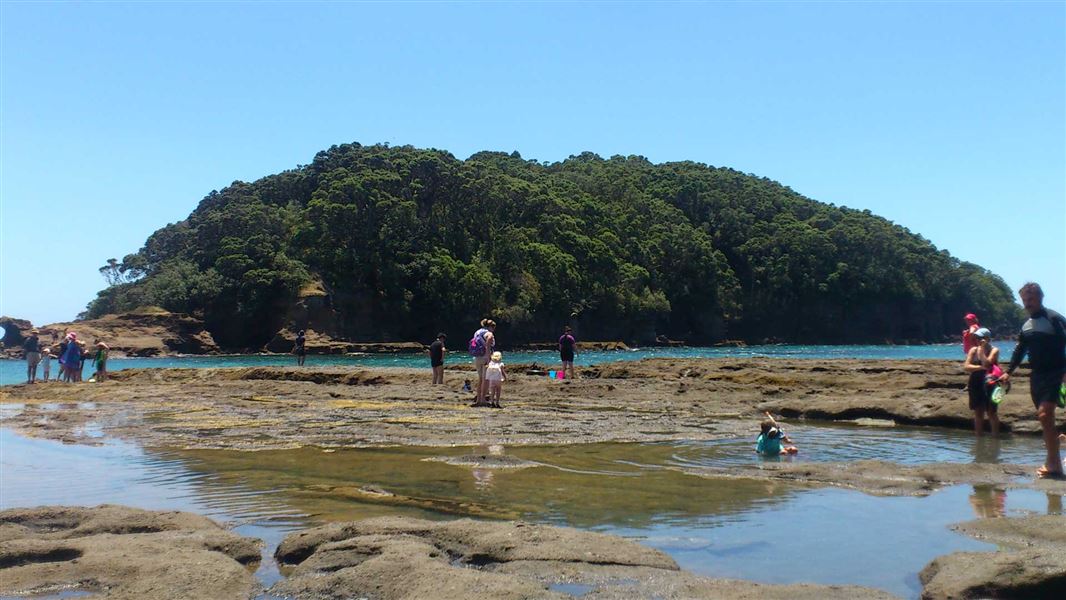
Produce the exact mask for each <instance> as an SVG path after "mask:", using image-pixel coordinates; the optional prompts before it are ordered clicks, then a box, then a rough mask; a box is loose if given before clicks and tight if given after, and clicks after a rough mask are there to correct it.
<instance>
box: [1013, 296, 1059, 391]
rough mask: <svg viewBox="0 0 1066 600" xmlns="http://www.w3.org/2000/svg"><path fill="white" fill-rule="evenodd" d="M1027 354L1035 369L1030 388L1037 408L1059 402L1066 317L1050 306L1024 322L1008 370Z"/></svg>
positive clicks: (1030, 364) (1030, 378) (1030, 377)
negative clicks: (1050, 308) (1047, 403)
mask: <svg viewBox="0 0 1066 600" xmlns="http://www.w3.org/2000/svg"><path fill="white" fill-rule="evenodd" d="M1026 353H1028V354H1029V367H1030V369H1032V374H1031V375H1030V376H1029V390H1030V393H1031V394H1032V397H1033V404H1034V405H1035V406H1036V407H1037V408H1040V405H1041V404H1042V403H1044V402H1050V403H1052V404H1056V403H1057V402H1058V397H1059V386H1061V385H1062V375H1063V373H1066V319H1064V318H1063V316H1062V315H1060V314H1059V313H1057V312H1055V311H1053V310H1048V309H1046V308H1042V309H1040V311H1038V312H1037V313H1035V314H1033V315H1031V316H1030V317H1029V320H1027V321H1026V322H1025V324H1024V325H1022V332H1021V333H1020V334H1019V335H1018V345H1017V346H1015V348H1014V354H1013V355H1011V358H1010V366H1009V367H1007V373H1014V370H1015V369H1017V368H1018V365H1020V364H1021V363H1022V359H1023V358H1025V355H1026Z"/></svg>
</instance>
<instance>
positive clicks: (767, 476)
mask: <svg viewBox="0 0 1066 600" xmlns="http://www.w3.org/2000/svg"><path fill="white" fill-rule="evenodd" d="M684 472H686V473H690V474H693V475H699V476H703V477H718V478H742V479H764V480H771V481H780V482H789V483H796V484H800V485H815V486H833V487H843V488H850V489H855V490H859V491H862V492H865V493H868V494H874V495H878V496H924V495H928V494H930V493H932V492H935V491H936V490H939V489H941V488H943V487H946V486H949V485H954V484H959V483H967V484H972V485H996V486H999V487H1004V488H1009V487H1026V488H1034V489H1039V490H1044V491H1050V492H1056V493H1060V494H1061V493H1066V480H1054V479H1041V480H1035V479H1034V472H1033V468H1032V467H1031V466H1025V465H1004V464H980V463H973V464H960V463H929V464H923V465H900V464H897V463H893V462H886V461H880V460H860V461H854V462H847V463H784V462H783V463H760V464H759V465H757V466H746V467H732V468H721V469H714V468H695V469H684Z"/></svg>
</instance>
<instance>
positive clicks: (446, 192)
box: [82, 143, 1019, 349]
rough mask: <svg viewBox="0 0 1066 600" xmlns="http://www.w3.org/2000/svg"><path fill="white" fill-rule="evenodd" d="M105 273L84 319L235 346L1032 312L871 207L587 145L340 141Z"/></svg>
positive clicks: (841, 328) (153, 239)
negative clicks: (525, 153) (296, 334)
mask: <svg viewBox="0 0 1066 600" xmlns="http://www.w3.org/2000/svg"><path fill="white" fill-rule="evenodd" d="M101 272H102V273H103V274H104V275H105V277H106V278H107V280H108V283H109V286H108V287H107V288H106V289H104V290H102V291H101V292H99V294H98V297H97V298H96V299H94V300H93V301H92V302H90V303H89V305H88V307H87V309H86V312H85V313H83V315H82V317H84V318H97V317H101V316H103V315H108V314H114V313H124V312H129V311H133V310H135V309H138V308H144V307H162V308H163V309H166V310H168V311H172V312H176V313H186V314H190V315H195V316H197V317H200V318H202V319H203V322H204V324H205V327H206V329H207V331H208V332H210V334H211V335H212V336H213V337H214V340H215V341H216V342H217V343H218V345H219V346H220V347H222V348H229V349H252V348H261V347H263V346H264V345H265V344H267V343H268V342H270V341H271V340H272V339H276V337H275V336H276V335H277V333H278V332H279V331H282V330H289V331H291V330H294V329H296V328H309V329H312V330H314V331H316V332H318V333H319V334H320V335H323V336H329V337H332V338H335V339H344V340H359V341H381V342H388V341H405V340H428V339H430V338H432V337H433V336H435V335H436V333H437V331H444V332H446V333H448V334H449V335H450V336H451V339H452V340H453V343H452V344H451V345H452V346H453V347H459V346H461V345H462V344H463V341H465V340H466V339H467V338H469V336H470V333H471V332H472V331H473V329H474V328H475V327H476V324H477V322H478V321H479V320H480V319H481V318H483V317H486V316H489V317H492V318H494V319H495V320H496V321H497V322H499V324H500V329H499V330H498V332H497V335H498V336H499V337H500V339H502V340H504V341H505V342H506V343H509V344H520V343H526V342H533V341H541V340H545V339H554V337H555V336H557V335H558V332H559V330H560V329H561V327H562V326H563V325H564V324H569V325H571V326H573V327H574V328H575V330H576V331H577V333H578V335H579V336H580V337H581V338H583V339H604V340H623V341H627V342H635V343H640V344H645V343H650V342H653V341H655V340H656V339H657V338H658V339H662V338H663V337H666V338H669V339H673V340H684V341H686V342H687V343H689V344H709V343H715V342H719V341H722V340H726V339H729V340H745V341H751V342H764V341H778V342H796V343H859V342H870V343H885V342H889V343H891V342H905V341H907V342H914V341H940V340H943V339H945V338H946V337H947V336H955V335H957V334H958V332H959V330H961V328H962V323H961V316H962V315H963V314H965V313H967V312H977V313H978V314H980V315H981V317H982V322H983V323H985V324H987V325H990V326H992V327H996V326H997V325H1006V324H1008V323H1009V324H1010V326H1011V327H1014V326H1015V325H1016V323H1017V321H1018V320H1019V319H1018V315H1019V312H1018V311H1019V309H1018V307H1017V306H1016V305H1015V304H1014V302H1013V296H1012V293H1011V290H1010V289H1009V288H1008V287H1007V286H1006V285H1005V284H1004V282H1003V280H1002V279H1000V278H999V277H998V276H996V275H994V274H992V273H990V272H989V271H987V270H985V269H983V268H981V267H980V266H977V265H974V264H970V263H966V262H962V261H959V260H958V259H956V258H954V257H952V256H951V255H950V254H949V253H948V252H947V251H945V250H939V249H937V248H936V247H935V246H933V244H931V243H930V242H929V241H928V240H925V239H924V238H922V237H921V236H919V235H916V234H914V233H911V232H910V231H908V230H907V229H905V228H903V227H900V226H898V225H895V224H893V223H891V222H889V221H888V220H886V219H883V218H881V217H878V216H876V215H873V214H871V213H870V212H869V211H859V210H854V209H849V208H846V207H839V206H833V205H829V204H825V203H821V202H817V201H815V200H812V199H809V198H806V197H804V196H802V195H800V194H798V193H796V192H794V191H792V190H791V189H789V188H788V187H785V186H783V185H781V184H779V183H777V182H774V181H771V180H769V179H766V178H761V177H756V176H753V175H750V174H745V173H741V172H738V171H736V170H733V169H729V168H722V167H712V166H708V165H705V164H700V163H695V162H672V163H662V164H653V163H652V162H650V161H648V160H647V159H645V158H643V157H640V156H614V157H611V158H608V159H604V158H601V157H599V156H597V155H595V154H591V153H583V154H580V155H577V156H572V157H570V158H568V159H567V160H564V161H562V162H556V163H545V162H538V161H536V160H526V159H523V158H522V157H521V156H519V155H518V153H511V154H507V153H501V152H480V153H477V154H474V155H473V156H471V157H470V158H468V159H466V160H459V159H457V158H456V157H454V156H453V155H451V154H450V153H448V152H446V151H442V150H435V149H418V148H413V147H410V146H403V147H390V146H388V145H374V146H362V145H360V144H356V143H353V144H344V145H340V146H334V147H332V148H330V149H329V150H326V151H323V152H319V153H318V154H317V155H316V156H315V157H314V160H313V161H312V162H311V163H310V164H308V165H303V166H299V167H297V168H295V169H292V170H289V171H285V172H282V173H278V174H276V175H270V176H267V177H264V178H262V179H260V180H258V181H255V182H252V183H245V182H240V181H237V182H234V183H233V184H231V185H230V186H229V187H226V188H225V189H223V190H220V191H213V192H211V193H210V194H208V195H207V196H206V197H205V198H204V199H203V200H202V201H201V202H200V204H199V206H198V207H197V208H196V209H195V210H194V211H193V212H192V214H190V215H189V217H188V218H186V219H185V220H183V221H181V222H178V223H174V224H170V225H167V226H166V227H163V228H162V229H159V230H158V231H156V232H155V233H153V234H152V235H151V236H150V237H149V238H148V240H147V241H146V242H145V245H144V247H143V248H141V249H140V250H139V251H138V252H136V253H134V254H130V255H127V256H126V257H124V258H123V259H122V260H121V261H118V260H114V259H112V260H111V261H109V262H108V264H107V265H105V266H104V267H103V268H101ZM457 341H458V343H456V342H457Z"/></svg>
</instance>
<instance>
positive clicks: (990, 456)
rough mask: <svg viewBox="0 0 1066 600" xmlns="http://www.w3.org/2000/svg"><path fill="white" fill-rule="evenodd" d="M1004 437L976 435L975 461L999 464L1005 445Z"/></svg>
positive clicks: (974, 444) (974, 443)
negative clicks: (1001, 451)
mask: <svg viewBox="0 0 1066 600" xmlns="http://www.w3.org/2000/svg"><path fill="white" fill-rule="evenodd" d="M1001 440H1002V438H999V437H992V436H990V435H982V436H981V437H976V436H975V437H974V441H973V459H974V460H973V461H974V462H976V463H989V464H999V462H1000V460H999V454H1000V450H1001V449H1002V447H1003V442H1002V441H1001Z"/></svg>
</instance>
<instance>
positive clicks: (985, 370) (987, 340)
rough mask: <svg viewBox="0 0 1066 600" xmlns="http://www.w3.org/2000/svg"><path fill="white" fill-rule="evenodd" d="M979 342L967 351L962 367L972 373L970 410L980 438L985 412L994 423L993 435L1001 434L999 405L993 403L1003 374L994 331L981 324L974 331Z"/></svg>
mask: <svg viewBox="0 0 1066 600" xmlns="http://www.w3.org/2000/svg"><path fill="white" fill-rule="evenodd" d="M973 335H974V339H976V340H977V345H976V346H974V347H973V348H970V351H969V352H967V353H966V360H964V361H963V362H962V369H963V370H964V371H966V372H967V373H969V374H970V379H969V381H968V382H967V384H966V388H967V392H968V393H969V394H970V410H972V411H973V431H974V434H975V435H977V437H981V435H982V434H983V433H984V430H985V415H988V420H989V423H990V425H991V429H992V435H993V436H998V435H999V405H998V404H996V403H994V402H992V387H994V386H995V385H996V384H997V382H998V381H999V379H1000V377H1001V376H1002V375H1003V370H1002V369H1000V367H999V348H996V347H995V346H993V345H992V342H991V338H992V332H991V331H989V330H988V329H986V328H984V327H982V328H980V329H978V330H977V331H975V332H974V334H973Z"/></svg>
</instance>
